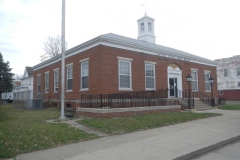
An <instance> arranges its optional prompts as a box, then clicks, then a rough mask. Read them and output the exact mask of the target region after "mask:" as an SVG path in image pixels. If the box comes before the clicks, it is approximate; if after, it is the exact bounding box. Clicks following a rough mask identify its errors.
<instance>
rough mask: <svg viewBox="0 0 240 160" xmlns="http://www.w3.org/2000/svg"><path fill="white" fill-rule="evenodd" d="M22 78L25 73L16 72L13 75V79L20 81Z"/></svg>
mask: <svg viewBox="0 0 240 160" xmlns="http://www.w3.org/2000/svg"><path fill="white" fill-rule="evenodd" d="M22 78H23V75H22V74H15V75H14V76H13V79H14V80H15V81H20V80H21V79H22Z"/></svg>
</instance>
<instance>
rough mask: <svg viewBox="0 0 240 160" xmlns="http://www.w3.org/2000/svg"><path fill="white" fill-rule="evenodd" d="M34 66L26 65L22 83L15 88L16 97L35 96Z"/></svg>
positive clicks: (16, 98)
mask: <svg viewBox="0 0 240 160" xmlns="http://www.w3.org/2000/svg"><path fill="white" fill-rule="evenodd" d="M32 73H33V68H32V67H26V68H25V71H24V74H23V78H22V79H21V85H20V86H19V87H16V88H15V90H14V99H15V100H22V99H32V98H33V74H32Z"/></svg>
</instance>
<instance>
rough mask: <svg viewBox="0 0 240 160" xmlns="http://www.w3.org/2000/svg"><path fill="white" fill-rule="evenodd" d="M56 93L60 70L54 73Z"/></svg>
mask: <svg viewBox="0 0 240 160" xmlns="http://www.w3.org/2000/svg"><path fill="white" fill-rule="evenodd" d="M53 85H54V92H58V85H59V70H55V71H54V84H53Z"/></svg>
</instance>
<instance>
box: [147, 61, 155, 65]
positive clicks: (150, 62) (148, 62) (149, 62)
mask: <svg viewBox="0 0 240 160" xmlns="http://www.w3.org/2000/svg"><path fill="white" fill-rule="evenodd" d="M144 63H145V64H153V65H156V64H157V62H152V61H144Z"/></svg>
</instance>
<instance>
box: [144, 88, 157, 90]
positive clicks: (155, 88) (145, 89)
mask: <svg viewBox="0 0 240 160" xmlns="http://www.w3.org/2000/svg"><path fill="white" fill-rule="evenodd" d="M145 91H156V88H145Z"/></svg>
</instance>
